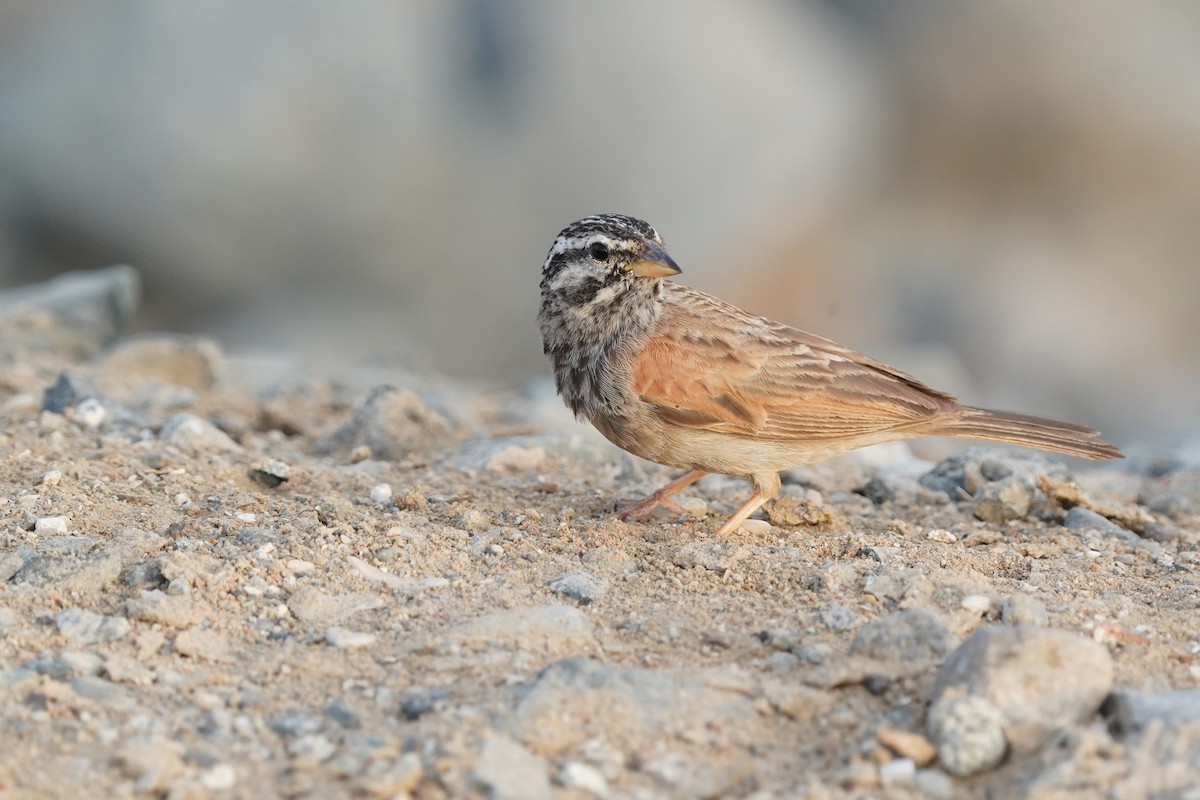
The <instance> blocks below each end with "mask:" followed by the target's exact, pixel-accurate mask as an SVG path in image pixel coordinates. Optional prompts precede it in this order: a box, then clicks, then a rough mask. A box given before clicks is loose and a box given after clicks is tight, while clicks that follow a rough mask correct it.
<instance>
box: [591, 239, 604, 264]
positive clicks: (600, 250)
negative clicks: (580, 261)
mask: <svg viewBox="0 0 1200 800" xmlns="http://www.w3.org/2000/svg"><path fill="white" fill-rule="evenodd" d="M588 255H590V256H591V257H592V258H594V259H596V260H597V261H608V245H606V244H605V243H604V242H592V244H591V246H590V247H588Z"/></svg>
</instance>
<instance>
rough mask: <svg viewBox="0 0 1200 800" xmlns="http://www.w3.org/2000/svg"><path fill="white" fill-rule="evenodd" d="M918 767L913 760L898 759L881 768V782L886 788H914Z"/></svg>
mask: <svg viewBox="0 0 1200 800" xmlns="http://www.w3.org/2000/svg"><path fill="white" fill-rule="evenodd" d="M916 777H917V765H916V764H914V763H913V760H912V759H911V758H896V759H893V760H891V761H889V762H887V763H886V764H883V765H882V766H880V767H879V782H880V783H881V784H883V785H884V786H912V784H913V781H914V780H916Z"/></svg>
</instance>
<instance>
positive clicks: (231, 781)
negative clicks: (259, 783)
mask: <svg viewBox="0 0 1200 800" xmlns="http://www.w3.org/2000/svg"><path fill="white" fill-rule="evenodd" d="M236 783H237V773H236V772H234V770H233V767H231V766H229V765H228V764H214V765H213V766H211V767H209V768H208V769H205V770H201V772H200V785H201V786H203V787H204V788H205V789H208V790H209V791H213V792H227V791H229V790H230V789H232V788H233V787H234V785H235V784H236Z"/></svg>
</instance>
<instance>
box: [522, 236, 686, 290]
mask: <svg viewBox="0 0 1200 800" xmlns="http://www.w3.org/2000/svg"><path fill="white" fill-rule="evenodd" d="M680 272H681V270H680V269H679V265H678V264H676V263H675V261H674V260H673V259H672V258H671V256H669V255H668V254H667V251H666V250H665V249H664V248H663V241H662V237H661V236H659V235H658V232H657V231H656V230H654V228H652V227H651V226H650V224H649V223H647V222H643V221H642V220H640V219H636V218H634V217H627V216H624V215H622V214H600V215H597V216H594V217H585V218H584V219H581V220H579V221H578V222H572V223H571V224H570V225H568V226H567V227H565V228H563V230H562V232H561V233H559V234H558V236H557V237H556V238H555V240H554V245H553V246H552V247H551V248H550V252H549V254H547V256H546V262H545V263H544V264H543V265H542V284H541V286H542V294H543V295H547V294H549V295H556V296H559V297H563V298H564V299H567V300H568V301H569V302H571V303H572V304H575V305H584V304H587V303H590V302H592V301H593V300H596V299H597V298H598V297H600V298H603V297H604V293H605V290H608V291H609V292H610V293H611V292H615V291H619V289H620V288H621V287H622V286H628V285H629V284H630V283H631V282H637V281H648V282H649V281H654V282H657V280H658V279H659V278H667V277H670V276H672V275H678V274H679V273H680Z"/></svg>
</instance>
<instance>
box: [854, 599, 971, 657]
mask: <svg viewBox="0 0 1200 800" xmlns="http://www.w3.org/2000/svg"><path fill="white" fill-rule="evenodd" d="M954 644H955V641H954V637H953V636H951V635H950V632H949V631H947V630H946V628H945V626H943V625H942V623H940V622H938V621H937V619H936V618H935V617H933V616H932V615H931V614H929V613H928V612H925V611H921V610H920V609H916V608H910V609H906V610H904V611H898V612H896V613H894V614H888V615H887V616H886V617H880V618H879V619H876V620H872V621H871V622H869V623H867V624H866V625H865V626H864V627H863V629H862V630H861V631H859V632H858V635H857V636H855V637H854V641H853V642H851V643H850V655H853V656H862V657H864V658H871V659H875V660H878V661H895V660H899V661H902V662H919V661H937V660H940V659H941V658H943V657H944V656H945V655H946V654H947V653H949V652H950V650H951V648H953V647H954Z"/></svg>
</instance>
